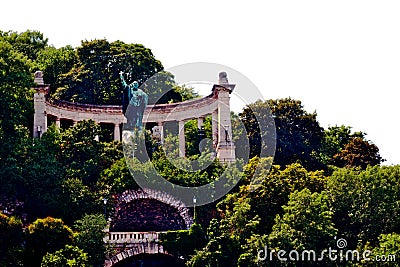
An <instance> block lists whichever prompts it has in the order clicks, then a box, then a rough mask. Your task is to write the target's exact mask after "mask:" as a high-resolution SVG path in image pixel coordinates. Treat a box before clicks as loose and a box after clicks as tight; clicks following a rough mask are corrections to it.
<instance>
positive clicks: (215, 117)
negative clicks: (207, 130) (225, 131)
mask: <svg viewBox="0 0 400 267" xmlns="http://www.w3.org/2000/svg"><path fill="white" fill-rule="evenodd" d="M211 117H212V139H213V147H214V148H217V144H218V109H216V110H214V111H213V112H212V113H211Z"/></svg>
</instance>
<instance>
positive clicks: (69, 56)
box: [34, 46, 78, 95]
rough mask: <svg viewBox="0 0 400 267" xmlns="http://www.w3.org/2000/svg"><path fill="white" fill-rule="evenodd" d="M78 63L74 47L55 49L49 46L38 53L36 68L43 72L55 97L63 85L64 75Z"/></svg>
mask: <svg viewBox="0 0 400 267" xmlns="http://www.w3.org/2000/svg"><path fill="white" fill-rule="evenodd" d="M77 61H78V56H77V54H76V51H75V49H74V48H73V47H71V46H65V47H61V48H55V47H53V46H48V47H46V48H45V49H43V50H41V51H40V52H39V53H38V57H37V59H36V60H35V62H34V68H35V69H36V70H41V71H43V75H44V76H43V79H44V81H45V83H47V84H50V86H51V92H50V94H51V95H53V93H54V91H55V89H57V88H58V87H60V86H61V85H62V84H61V80H62V77H63V75H65V74H66V73H68V72H69V71H70V70H71V69H72V67H73V66H74V65H75V64H76V63H77Z"/></svg>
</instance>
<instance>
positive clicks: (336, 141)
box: [321, 125, 365, 164]
mask: <svg viewBox="0 0 400 267" xmlns="http://www.w3.org/2000/svg"><path fill="white" fill-rule="evenodd" d="M364 137H365V133H363V132H354V133H352V131H351V127H350V126H344V125H341V126H330V127H328V129H326V130H325V131H324V136H323V139H322V147H321V158H322V160H323V162H324V163H325V164H331V163H332V158H333V156H334V155H336V154H337V153H339V152H340V151H342V150H343V149H344V147H345V146H346V145H347V144H348V143H349V142H350V141H351V140H353V139H354V138H362V139H364Z"/></svg>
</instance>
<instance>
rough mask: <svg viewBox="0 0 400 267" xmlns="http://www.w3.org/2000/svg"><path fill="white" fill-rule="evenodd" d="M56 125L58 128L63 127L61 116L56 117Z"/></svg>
mask: <svg viewBox="0 0 400 267" xmlns="http://www.w3.org/2000/svg"><path fill="white" fill-rule="evenodd" d="M56 127H57V128H61V121H60V117H56Z"/></svg>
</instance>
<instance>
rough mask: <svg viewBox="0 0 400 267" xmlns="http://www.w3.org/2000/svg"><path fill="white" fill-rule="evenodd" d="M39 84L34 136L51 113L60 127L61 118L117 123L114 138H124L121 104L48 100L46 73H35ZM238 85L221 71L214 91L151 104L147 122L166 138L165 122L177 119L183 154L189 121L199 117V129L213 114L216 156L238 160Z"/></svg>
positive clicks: (146, 111)
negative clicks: (234, 104) (234, 99)
mask: <svg viewBox="0 0 400 267" xmlns="http://www.w3.org/2000/svg"><path fill="white" fill-rule="evenodd" d="M35 83H36V87H35V88H34V89H35V94H34V108H35V115H34V129H33V136H34V137H40V136H41V134H42V133H44V132H45V131H46V130H47V116H48V115H51V116H53V117H55V122H56V126H57V127H60V126H61V123H60V120H61V119H68V120H71V121H72V122H73V124H76V123H77V122H78V121H82V120H89V119H91V120H93V121H95V122H97V123H109V124H113V125H114V140H118V141H119V140H120V138H121V130H120V129H121V126H122V125H123V124H124V123H126V118H125V116H124V115H123V113H122V108H121V106H111V105H88V104H80V103H71V102H66V101H60V100H55V99H48V100H46V94H47V93H48V91H49V85H46V84H44V82H43V74H42V73H41V72H40V71H38V72H36V73H35ZM234 88H235V85H234V84H229V82H228V79H227V75H226V73H225V72H221V73H220V74H219V81H218V84H214V86H213V87H212V93H211V94H210V95H209V96H206V97H203V98H201V99H195V100H190V101H185V102H181V103H173V104H158V105H148V106H147V107H146V110H145V112H144V115H143V123H144V124H145V123H156V126H155V127H153V134H155V135H158V137H159V138H160V140H161V142H163V140H164V125H163V124H164V123H165V122H169V121H176V122H178V125H179V155H180V156H181V157H184V156H185V153H186V151H185V130H184V129H185V127H184V126H185V122H186V121H188V120H191V119H197V122H198V123H197V125H198V128H199V129H201V128H202V126H203V124H204V118H205V117H206V116H208V115H211V117H212V139H213V147H214V148H215V149H216V156H217V157H218V158H219V159H220V160H221V161H223V162H231V161H233V160H234V159H235V146H234V144H233V142H232V127H231V119H230V93H231V92H232V91H233V89H234Z"/></svg>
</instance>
